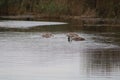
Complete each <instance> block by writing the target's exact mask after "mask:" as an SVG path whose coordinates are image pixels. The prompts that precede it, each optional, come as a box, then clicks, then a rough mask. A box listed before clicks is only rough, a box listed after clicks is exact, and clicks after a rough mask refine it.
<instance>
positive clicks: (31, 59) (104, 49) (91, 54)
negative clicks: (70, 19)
mask: <svg viewBox="0 0 120 80" xmlns="http://www.w3.org/2000/svg"><path fill="white" fill-rule="evenodd" d="M63 27H65V26H63ZM47 29H48V30H49V29H50V28H46V30H47ZM52 29H55V30H56V29H57V28H54V27H53V28H52ZM64 29H65V28H63V29H62V28H61V30H63V31H59V32H56V31H50V32H52V33H53V34H54V37H51V38H43V37H42V34H43V33H44V32H38V31H37V32H12V31H11V32H7V31H6V32H0V80H119V79H120V33H119V32H115V31H113V32H111V31H110V32H109V31H106V32H105V31H103V32H102V31H91V30H90V31H89V29H88V31H84V30H81V31H77V32H76V33H77V34H79V35H80V36H81V37H83V38H85V40H84V41H77V42H75V41H72V42H68V38H67V36H66V34H67V33H68V32H69V31H71V30H72V29H69V28H68V31H64ZM66 29H67V28H66ZM100 29H101V28H100ZM48 30H47V31H48ZM57 30H58V29H57ZM98 30H99V28H98Z"/></svg>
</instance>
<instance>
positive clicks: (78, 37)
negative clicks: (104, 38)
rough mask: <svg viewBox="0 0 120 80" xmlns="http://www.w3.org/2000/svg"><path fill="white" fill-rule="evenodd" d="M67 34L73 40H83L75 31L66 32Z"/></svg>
mask: <svg viewBox="0 0 120 80" xmlns="http://www.w3.org/2000/svg"><path fill="white" fill-rule="evenodd" d="M67 36H68V37H70V38H71V40H74V41H83V40H85V39H84V38H82V37H80V36H79V35H78V34H77V33H68V34H67Z"/></svg>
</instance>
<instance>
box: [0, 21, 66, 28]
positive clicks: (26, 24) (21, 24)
mask: <svg viewBox="0 0 120 80" xmlns="http://www.w3.org/2000/svg"><path fill="white" fill-rule="evenodd" d="M62 24H67V23H63V22H45V21H14V20H13V21H11V20H7V21H6V20H4V21H1V22H0V27H3V28H23V29H26V28H31V27H36V26H47V25H62Z"/></svg>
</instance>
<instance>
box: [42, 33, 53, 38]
mask: <svg viewBox="0 0 120 80" xmlns="http://www.w3.org/2000/svg"><path fill="white" fill-rule="evenodd" d="M52 36H53V34H52V33H48V32H47V33H44V34H42V37H43V38H51V37H52Z"/></svg>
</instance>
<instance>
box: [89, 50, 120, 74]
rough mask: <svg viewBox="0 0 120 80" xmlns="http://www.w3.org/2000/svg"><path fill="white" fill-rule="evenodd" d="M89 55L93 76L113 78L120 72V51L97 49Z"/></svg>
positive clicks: (90, 51)
mask: <svg viewBox="0 0 120 80" xmlns="http://www.w3.org/2000/svg"><path fill="white" fill-rule="evenodd" d="M88 53H89V54H88V55H87V59H88V64H89V67H88V68H89V70H90V72H91V73H92V74H96V75H97V74H98V75H106V76H111V75H113V74H114V73H115V72H118V71H119V70H120V50H119V49H117V48H115V49H114V48H111V49H104V48H103V49H95V50H88ZM118 75H119V74H118Z"/></svg>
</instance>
